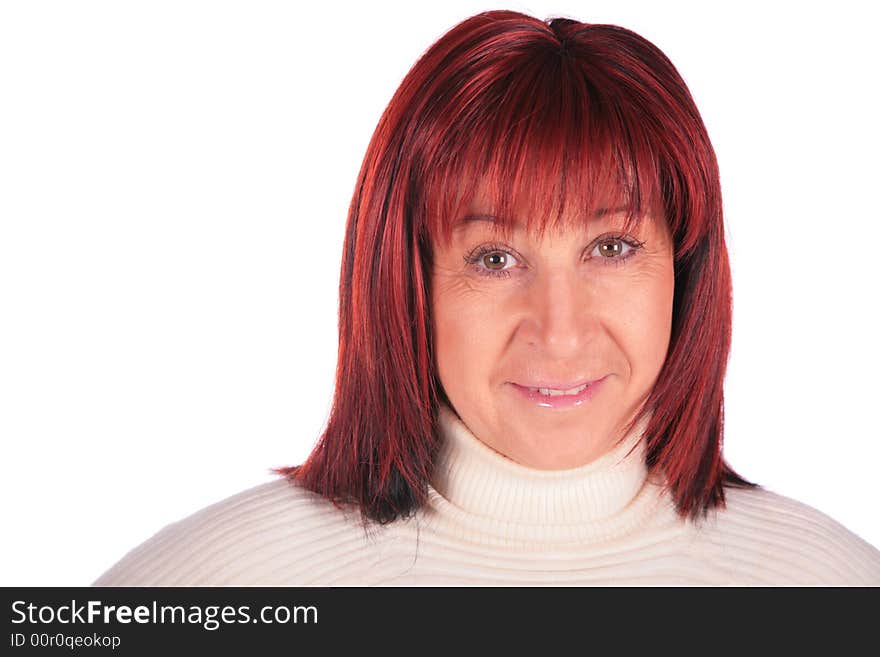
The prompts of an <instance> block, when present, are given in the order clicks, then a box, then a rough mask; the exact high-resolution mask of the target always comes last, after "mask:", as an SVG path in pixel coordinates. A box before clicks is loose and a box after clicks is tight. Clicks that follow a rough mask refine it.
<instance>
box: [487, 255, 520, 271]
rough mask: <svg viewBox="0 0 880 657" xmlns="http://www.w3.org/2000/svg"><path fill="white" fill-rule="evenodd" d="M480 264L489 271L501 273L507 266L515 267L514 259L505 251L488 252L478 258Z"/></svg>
mask: <svg viewBox="0 0 880 657" xmlns="http://www.w3.org/2000/svg"><path fill="white" fill-rule="evenodd" d="M480 263H481V264H482V265H483V266H484V267H485V268H486V269H488V270H489V271H503V270H504V269H506V268H507V266H508V265H515V264H516V258H514V257H513V255H511V254H510V253H507V252H506V251H490V252H489V253H486V254H484V255H483V256H482V257H481V258H480Z"/></svg>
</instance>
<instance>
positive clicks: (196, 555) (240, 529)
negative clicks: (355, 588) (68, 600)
mask: <svg viewBox="0 0 880 657" xmlns="http://www.w3.org/2000/svg"><path fill="white" fill-rule="evenodd" d="M380 530H381V528H378V527H375V526H372V527H370V528H369V530H367V529H365V527H364V525H363V524H362V522H361V518H360V514H359V513H358V512H357V510H356V509H354V508H345V509H343V508H340V507H337V506H335V505H333V504H332V503H331V502H330V501H329V500H327V499H325V498H323V497H321V496H320V495H317V494H316V493H313V492H311V491H309V490H306V489H304V488H303V487H301V486H300V485H299V484H297V483H295V482H293V481H290V480H288V479H284V478H281V479H277V480H275V481H271V482H268V483H265V484H261V485H258V486H255V487H253V488H250V489H248V490H245V491H242V492H240V493H238V494H236V495H233V496H231V497H228V498H226V499H223V500H221V501H219V502H217V503H215V504H212V505H210V506H208V507H206V508H204V509H201V510H200V511H197V512H196V513H193V514H192V515H189V516H187V517H185V518H183V519H182V520H179V521H177V522H173V523H171V524H169V525H167V526H165V527H164V528H162V529H161V530H160V531H158V532H157V533H156V534H154V535H153V536H152V537H151V538H149V539H147V540H146V541H145V542H144V543H142V544H141V545H139V546H137V547H135V548H134V549H132V550H131V551H130V552H128V553H127V554H126V555H125V556H124V557H123V558H122V559H121V560H120V561H119V562H118V563H116V564H115V565H114V566H113V567H111V568H110V569H109V570H108V571H107V572H105V573H104V574H103V575H101V576H100V577H99V578H98V579H97V580H96V581H95V582H94V584H93V585H94V586H186V585H258V584H265V585H284V584H293V585H306V584H310V583H329V582H330V581H331V580H332V579H334V578H335V577H336V576H344V577H345V578H346V581H348V582H352V581H357V580H358V578H359V577H360V574H361V573H362V572H363V573H364V576H366V575H367V574H368V573H369V570H370V564H371V562H372V559H373V558H375V557H376V555H377V554H378V553H379V552H380V551H381V547H382V532H381V531H380ZM340 555H344V556H345V557H346V559H345V564H344V567H343V565H342V564H341V563H340Z"/></svg>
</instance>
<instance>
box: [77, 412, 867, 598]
mask: <svg viewBox="0 0 880 657" xmlns="http://www.w3.org/2000/svg"><path fill="white" fill-rule="evenodd" d="M440 426H441V432H442V437H443V444H442V447H441V451H440V454H439V458H438V461H437V465H436V468H435V472H434V476H433V479H432V485H431V486H430V488H429V497H428V502H427V504H426V505H425V506H424V507H422V508H421V509H419V511H418V512H417V513H416V514H415V515H414V516H413V517H411V518H409V519H407V520H398V521H395V522H393V523H390V524H388V525H385V526H379V525H374V526H372V527H371V528H370V531H369V532H365V531H364V529H363V525H362V524H361V521H360V517H359V515H358V513H357V511H356V510H355V509H350V510H345V511H343V510H340V509H337V508H336V507H334V506H333V505H332V504H331V503H330V502H329V501H327V500H325V499H324V498H322V497H320V496H318V495H316V494H314V493H312V492H310V491H307V490H305V489H303V488H301V487H299V486H298V485H295V484H292V483H291V482H289V481H287V480H286V479H278V480H276V481H273V482H270V483H266V484H263V485H260V486H256V487H255V488H251V489H249V490H246V491H244V492H242V493H239V494H238V495H235V496H233V497H230V498H228V499H225V500H223V501H221V502H218V503H216V504H214V505H212V506H209V507H207V508H205V509H202V510H201V511H199V512H197V513H195V514H193V515H191V516H189V517H187V518H184V519H183V520H180V521H178V522H175V523H173V524H170V525H168V526H167V527H165V528H164V529H162V530H161V531H159V532H158V533H156V534H155V535H154V536H153V537H152V538H150V539H149V540H147V541H146V542H145V543H143V544H142V545H140V546H139V547H137V548H135V549H134V550H132V551H131V552H129V553H128V554H127V555H125V557H124V558H123V559H122V560H121V561H120V562H119V563H117V564H116V565H115V566H113V567H112V568H111V569H110V570H109V571H107V572H106V573H104V574H103V575H102V576H101V577H100V578H99V579H98V580H97V581H96V582H95V583H94V584H95V585H97V586H151V585H227V584H228V585H335V586H346V585H354V586H360V585H391V586H406V585H416V586H418V585H466V586H467V585H488V586H495V585H874V586H877V585H880V551H878V550H877V549H875V548H874V547H872V546H871V545H869V544H868V543H866V542H865V541H863V540H862V539H860V538H859V537H858V536H856V535H855V534H853V533H851V532H850V531H848V530H847V529H846V528H844V527H843V526H842V525H840V524H839V523H837V522H835V521H834V520H832V519H831V518H829V517H828V516H826V515H824V514H823V513H821V512H819V511H817V510H815V509H812V508H810V507H808V506H806V505H804V504H801V503H799V502H796V501H794V500H791V499H788V498H786V497H782V496H781V495H777V494H775V493H771V492H769V491H766V490H763V489H753V490H742V489H734V488H731V489H728V490H727V491H726V495H727V507H726V508H725V509H721V510H718V511H714V512H710V514H709V516H708V517H707V518H706V519H705V520H702V521H700V522H698V523H694V522H693V521H685V520H683V519H681V518H680V517H679V516H678V515H677V514H676V512H675V509H674V505H673V503H672V500H671V499H670V498H669V496H668V495H667V494H666V493H665V492H664V491H663V489H662V486H660V485H659V482H658V481H657V479H656V477H649V476H648V473H647V470H646V467H645V464H644V443H643V441H641V440H640V438H641V435H642V432H643V431H644V423H642V424H641V425H640V426H638V427H636V428H635V429H634V430H633V432H631V433H630V434H629V435H628V436H627V438H626V439H625V440H624V441H623V442H622V443H621V444H620V445H618V446H617V447H615V448H614V449H613V450H612V451H610V452H609V453H607V454H605V455H604V456H603V457H601V458H600V459H598V460H597V461H594V462H593V463H590V464H588V465H585V466H583V467H579V468H575V469H571V470H535V469H532V468H528V467H524V466H522V465H519V464H517V463H515V462H513V461H511V460H510V459H508V458H506V457H504V456H502V455H501V454H499V453H498V452H495V451H494V450H492V449H491V448H489V447H488V446H487V445H485V444H484V443H482V442H481V441H480V440H478V439H477V438H476V437H475V436H474V435H473V434H472V433H471V432H470V431H469V430H468V428H467V427H466V426H465V425H464V424H463V423H462V422H461V420H460V419H459V418H458V416H457V415H455V413H454V412H452V411H451V410H450V409H449V408H447V407H445V406H443V407H441V409H440ZM632 447H635V449H633V450H632V451H631V452H630V448H632ZM628 452H629V454H628Z"/></svg>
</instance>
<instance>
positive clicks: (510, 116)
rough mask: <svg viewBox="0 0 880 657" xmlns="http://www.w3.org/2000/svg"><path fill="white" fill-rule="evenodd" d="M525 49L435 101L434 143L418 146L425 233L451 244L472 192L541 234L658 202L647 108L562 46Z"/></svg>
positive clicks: (503, 216) (634, 219) (511, 223)
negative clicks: (525, 54)
mask: <svg viewBox="0 0 880 657" xmlns="http://www.w3.org/2000/svg"><path fill="white" fill-rule="evenodd" d="M530 55H531V57H529V58H523V59H522V60H517V59H512V60H509V61H510V64H511V65H510V66H509V67H508V68H509V69H510V70H502V71H499V72H498V74H497V75H496V77H495V79H494V80H493V81H491V82H490V83H487V84H485V85H484V86H483V87H482V88H478V89H475V90H474V89H470V88H469V87H473V86H476V85H477V84H478V83H477V79H479V78H477V79H474V80H468V81H466V82H465V84H464V85H463V88H462V90H461V92H460V93H459V94H457V95H453V96H452V99H451V100H450V101H449V102H446V103H435V104H433V111H432V112H431V113H430V116H431V118H434V119H435V120H438V121H439V120H440V119H444V118H445V121H442V122H441V123H440V124H439V125H442V126H443V129H442V130H441V131H437V132H435V131H433V130H432V131H430V132H431V133H433V134H435V135H437V142H436V143H437V144H438V145H437V146H436V147H435V148H433V149H426V150H425V151H424V152H423V158H421V162H420V165H421V166H419V167H417V168H416V169H415V171H416V177H417V179H416V180H415V181H413V182H414V183H415V191H416V194H415V195H414V196H415V199H414V200H415V202H416V205H417V207H421V208H422V210H423V213H422V221H421V222H420V223H421V225H420V226H419V228H421V230H422V231H423V233H422V234H423V235H425V236H427V237H428V238H429V239H431V240H436V239H440V240H442V241H443V242H444V243H447V244H448V243H449V240H450V239H451V236H452V229H453V227H454V226H455V224H456V223H457V222H458V221H459V219H460V218H461V217H462V216H463V215H464V214H467V210H468V207H469V206H470V205H471V204H472V203H473V202H474V201H475V200H477V199H478V200H479V201H480V213H481V214H490V215H492V216H493V217H494V218H495V221H496V225H495V227H496V229H497V230H498V231H499V232H500V233H501V234H503V235H507V236H509V235H510V234H511V232H512V230H513V228H514V227H515V225H516V224H517V223H518V222H520V223H522V224H523V225H524V226H525V228H526V229H527V230H528V231H529V232H534V233H536V234H538V235H541V234H543V233H544V231H545V230H547V229H548V228H553V229H557V230H564V229H568V228H573V227H575V228H576V227H582V226H585V225H586V223H587V222H588V221H589V220H590V219H591V218H593V217H599V216H602V215H603V214H606V213H608V212H615V213H617V212H620V213H622V215H623V217H624V221H625V225H624V230H626V231H630V230H632V229H633V228H634V227H636V226H637V225H638V224H639V223H640V221H641V219H642V218H643V217H644V216H645V215H646V214H647V213H648V212H650V211H651V210H652V209H655V208H662V207H663V206H662V205H661V204H659V203H658V202H659V201H660V200H661V198H662V197H661V194H660V193H659V192H660V189H661V172H660V171H658V167H657V162H659V161H662V159H663V154H662V153H658V152H656V148H655V145H656V144H657V143H658V142H659V141H660V140H659V139H658V138H657V136H655V135H652V134H650V132H649V128H648V126H650V125H651V124H652V122H651V121H650V117H645V116H642V115H641V114H643V111H642V110H641V109H640V108H638V107H635V106H634V104H633V103H632V101H625V100H623V99H624V98H625V97H626V96H625V94H622V93H620V91H619V90H615V88H614V87H613V86H612V87H611V89H610V91H600V89H603V88H605V87H607V86H608V85H607V81H606V85H604V86H597V85H596V84H594V83H593V81H592V80H591V78H590V77H588V73H589V72H588V71H585V70H584V69H583V63H582V62H575V61H573V60H572V59H570V58H569V57H566V56H565V55H560V53H559V52H558V49H550V48H548V49H547V50H546V51H544V52H541V53H539V56H535V52H534V50H532V51H531V53H530ZM594 74H595V76H599V72H594ZM466 91H469V92H470V93H469V94H468V95H466V93H465V92H466ZM615 91H616V93H615ZM450 117H452V120H451V121H450ZM435 127H438V126H435ZM411 198H412V197H411ZM664 213H665V212H664ZM658 219H664V217H658ZM666 219H667V220H668V219H669V218H668V217H666Z"/></svg>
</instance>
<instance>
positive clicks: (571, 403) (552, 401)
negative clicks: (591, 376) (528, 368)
mask: <svg viewBox="0 0 880 657" xmlns="http://www.w3.org/2000/svg"><path fill="white" fill-rule="evenodd" d="M605 378H606V377H604V376H603V377H602V378H601V379H597V380H595V381H589V382H586V383H582V384H580V385H576V386H573V387H570V388H549V387H537V386H524V385H520V384H518V383H513V382H511V385H512V386H513V387H514V389H515V390H516V391H517V392H518V393H519V395H518V396H519V397H520V399H522V400H523V401H525V402H527V403H529V404H535V405H537V406H540V407H542V408H553V409H566V408H575V407H578V406H583V405H584V404H585V403H586V402H587V401H589V400H590V399H592V398H593V396H594V395H595V394H596V392H598V390H599V388H600V387H601V384H602V382H603V381H604V380H605Z"/></svg>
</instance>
